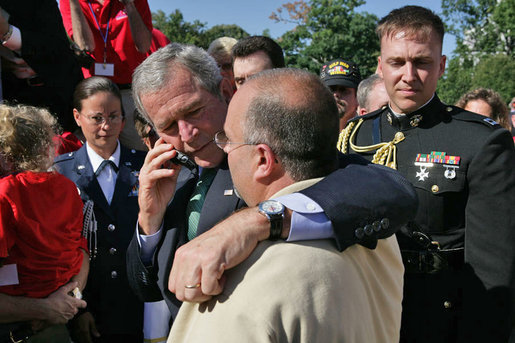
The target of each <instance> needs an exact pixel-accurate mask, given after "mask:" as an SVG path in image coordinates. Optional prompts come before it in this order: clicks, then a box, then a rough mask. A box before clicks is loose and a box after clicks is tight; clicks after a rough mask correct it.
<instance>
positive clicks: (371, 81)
mask: <svg viewBox="0 0 515 343" xmlns="http://www.w3.org/2000/svg"><path fill="white" fill-rule="evenodd" d="M380 82H383V79H382V78H381V76H379V75H378V74H372V75H371V76H369V77H367V78H366V79H364V80H363V81H361V82H360V83H359V86H358V91H357V92H356V98H357V99H358V106H359V107H361V108H365V109H367V111H368V106H369V104H370V102H369V94H371V93H372V90H373V89H374V87H375V86H376V85H377V84H378V83H380Z"/></svg>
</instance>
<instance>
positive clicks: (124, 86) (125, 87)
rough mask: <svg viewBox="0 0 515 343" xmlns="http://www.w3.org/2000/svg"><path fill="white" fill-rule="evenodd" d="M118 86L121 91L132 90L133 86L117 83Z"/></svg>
mask: <svg viewBox="0 0 515 343" xmlns="http://www.w3.org/2000/svg"><path fill="white" fill-rule="evenodd" d="M116 85H117V86H118V89H119V90H125V89H131V88H132V84H131V83H117V84H116Z"/></svg>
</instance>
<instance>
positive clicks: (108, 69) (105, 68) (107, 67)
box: [95, 63, 114, 76]
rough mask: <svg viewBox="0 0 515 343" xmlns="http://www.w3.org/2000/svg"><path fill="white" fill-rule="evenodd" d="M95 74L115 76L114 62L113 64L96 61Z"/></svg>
mask: <svg viewBox="0 0 515 343" xmlns="http://www.w3.org/2000/svg"><path fill="white" fill-rule="evenodd" d="M95 75H97V76H114V64H112V63H95Z"/></svg>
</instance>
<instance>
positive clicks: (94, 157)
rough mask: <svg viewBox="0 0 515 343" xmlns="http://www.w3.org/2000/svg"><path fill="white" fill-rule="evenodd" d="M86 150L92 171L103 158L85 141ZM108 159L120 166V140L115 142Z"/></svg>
mask: <svg viewBox="0 0 515 343" xmlns="http://www.w3.org/2000/svg"><path fill="white" fill-rule="evenodd" d="M86 152H87V153H88V158H89V162H90V163H91V167H92V168H93V171H95V170H97V169H98V167H99V166H100V163H102V161H103V160H104V159H103V158H102V157H101V156H100V155H99V154H97V153H96V152H95V151H94V150H93V148H91V147H90V146H89V144H88V142H86ZM109 160H111V161H113V162H114V164H116V166H117V167H120V142H119V141H118V142H117V145H116V150H115V151H114V153H113V154H112V155H111V157H109Z"/></svg>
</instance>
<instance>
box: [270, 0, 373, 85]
mask: <svg viewBox="0 0 515 343" xmlns="http://www.w3.org/2000/svg"><path fill="white" fill-rule="evenodd" d="M364 3H365V1H364V0H306V1H304V0H299V1H294V2H289V3H286V4H283V5H282V7H280V8H278V9H277V10H276V12H273V13H272V15H271V16H270V18H271V19H273V20H275V21H284V22H293V23H295V24H296V27H295V28H294V29H293V30H291V31H288V32H286V33H285V34H283V35H282V36H281V37H280V38H279V39H278V42H279V43H280V44H281V47H282V48H283V49H284V51H285V57H286V63H287V65H288V66H290V67H296V68H304V69H308V70H310V71H312V72H315V73H318V71H319V70H320V67H321V66H322V64H323V63H324V62H327V61H329V60H332V59H335V58H343V59H346V60H350V61H353V62H355V63H357V64H358V65H359V67H360V70H361V73H362V74H363V76H368V75H370V74H372V73H374V72H375V70H376V66H377V56H378V55H379V40H378V39H377V36H376V34H375V26H376V24H377V20H378V19H377V17H376V16H375V15H373V14H369V13H366V12H360V13H358V12H356V11H355V8H356V7H358V6H361V5H363V4H364Z"/></svg>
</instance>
